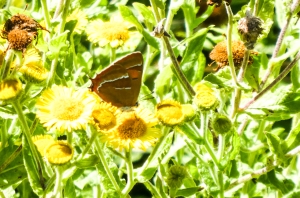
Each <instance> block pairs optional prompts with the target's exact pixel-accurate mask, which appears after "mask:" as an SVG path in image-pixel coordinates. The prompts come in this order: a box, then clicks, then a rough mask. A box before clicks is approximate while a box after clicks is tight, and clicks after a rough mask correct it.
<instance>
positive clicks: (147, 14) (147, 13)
mask: <svg viewBox="0 0 300 198" xmlns="http://www.w3.org/2000/svg"><path fill="white" fill-rule="evenodd" d="M132 5H133V7H134V8H135V9H137V10H138V11H139V12H140V15H141V16H142V17H143V18H144V19H145V21H148V22H149V23H151V24H153V25H156V21H155V18H154V16H153V13H152V12H151V10H150V9H149V8H148V7H147V6H146V5H144V4H142V3H137V2H135V3H132Z"/></svg>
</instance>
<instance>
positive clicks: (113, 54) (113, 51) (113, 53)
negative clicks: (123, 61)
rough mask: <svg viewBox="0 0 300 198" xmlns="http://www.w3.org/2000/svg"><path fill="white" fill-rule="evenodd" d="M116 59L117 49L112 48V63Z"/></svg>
mask: <svg viewBox="0 0 300 198" xmlns="http://www.w3.org/2000/svg"><path fill="white" fill-rule="evenodd" d="M115 59H116V48H113V47H110V63H112V62H114V61H115Z"/></svg>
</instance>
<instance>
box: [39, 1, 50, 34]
mask: <svg viewBox="0 0 300 198" xmlns="http://www.w3.org/2000/svg"><path fill="white" fill-rule="evenodd" d="M41 5H42V9H43V15H44V19H45V23H46V29H47V30H50V27H51V22H50V15H49V10H48V5H47V1H46V0H41Z"/></svg>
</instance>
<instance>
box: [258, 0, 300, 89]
mask: <svg viewBox="0 0 300 198" xmlns="http://www.w3.org/2000/svg"><path fill="white" fill-rule="evenodd" d="M299 4H300V0H294V1H293V3H292V5H291V7H290V12H289V13H288V14H287V15H288V16H287V19H286V21H285V23H284V25H283V27H282V28H281V31H280V33H279V36H278V39H277V42H276V45H275V48H274V51H273V54H272V57H271V59H270V60H269V63H268V69H267V72H266V74H265V76H264V77H263V78H262V81H261V84H260V87H259V88H260V89H263V87H264V86H265V84H266V82H267V80H268V78H269V76H270V75H271V73H272V70H273V59H275V58H276V57H277V55H278V53H279V50H280V47H281V44H282V42H283V38H284V36H285V33H286V31H287V29H288V27H289V24H290V22H291V19H292V17H293V15H294V14H295V11H296V8H297V7H298V5H299Z"/></svg>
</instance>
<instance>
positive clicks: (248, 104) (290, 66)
mask: <svg viewBox="0 0 300 198" xmlns="http://www.w3.org/2000/svg"><path fill="white" fill-rule="evenodd" d="M299 59H300V51H299V52H298V53H297V55H296V57H295V58H294V60H293V61H292V62H290V64H289V65H288V66H287V67H286V68H285V69H284V70H283V71H282V72H281V73H280V74H279V75H278V76H277V78H275V79H274V81H273V82H272V83H270V84H269V85H268V86H267V87H266V88H265V89H263V90H262V91H261V92H259V93H258V94H257V95H256V96H254V97H253V98H252V99H251V100H250V101H249V102H247V103H246V104H245V105H244V106H243V107H242V108H241V109H240V110H246V109H247V108H248V107H249V106H250V105H251V104H252V103H254V102H255V101H256V100H257V99H259V98H260V97H262V96H263V95H264V94H265V93H266V92H268V91H269V90H270V89H272V88H273V87H274V86H275V85H276V84H277V83H278V82H280V81H281V80H282V79H283V78H284V77H285V76H286V75H287V74H288V73H289V72H290V71H291V70H292V69H293V67H294V66H295V64H296V63H297V61H298V60H299Z"/></svg>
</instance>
